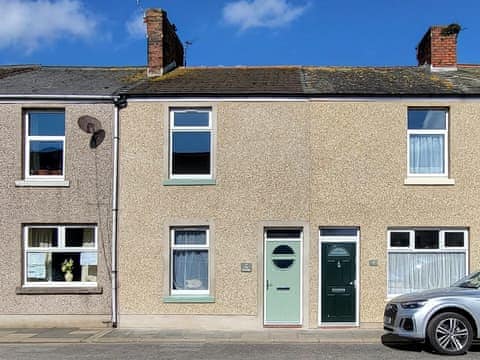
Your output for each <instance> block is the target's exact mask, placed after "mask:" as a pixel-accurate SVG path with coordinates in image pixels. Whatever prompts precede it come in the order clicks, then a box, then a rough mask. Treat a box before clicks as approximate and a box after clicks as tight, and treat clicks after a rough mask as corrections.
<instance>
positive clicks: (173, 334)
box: [0, 328, 384, 344]
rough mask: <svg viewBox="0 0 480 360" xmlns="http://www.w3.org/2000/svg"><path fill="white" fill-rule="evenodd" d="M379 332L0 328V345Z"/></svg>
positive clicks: (370, 333) (325, 337) (372, 337)
mask: <svg viewBox="0 0 480 360" xmlns="http://www.w3.org/2000/svg"><path fill="white" fill-rule="evenodd" d="M383 334H384V332H383V331H381V330H371V329H368V330H367V329H366V330H363V329H353V330H352V329H345V330H339V329H332V330H330V329H312V330H306V329H262V330H255V331H210V330H209V331H202V330H198V331H192V330H162V329H104V328H103V329H80V328H50V329H47V328H40V329H1V330H0V343H15V342H26V343H28V342H31V343H42V342H44V343H132V342H139V343H141V342H145V343H171V344H174V343H187V342H191V343H228V342H236V343H242V342H243V343H265V344H268V343H332V344H333V343H338V344H342V343H344V344H351V343H358V344H375V343H380V341H381V336H382V335H383Z"/></svg>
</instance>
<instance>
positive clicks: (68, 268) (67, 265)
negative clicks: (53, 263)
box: [62, 258, 73, 282]
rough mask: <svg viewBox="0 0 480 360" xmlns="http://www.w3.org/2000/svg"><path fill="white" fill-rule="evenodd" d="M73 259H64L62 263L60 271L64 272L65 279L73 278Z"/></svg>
mask: <svg viewBox="0 0 480 360" xmlns="http://www.w3.org/2000/svg"><path fill="white" fill-rule="evenodd" d="M72 270H73V259H72V258H70V259H68V260H67V259H65V260H64V261H63V263H62V272H63V273H65V275H64V277H65V281H67V282H70V281H72V280H73V273H72Z"/></svg>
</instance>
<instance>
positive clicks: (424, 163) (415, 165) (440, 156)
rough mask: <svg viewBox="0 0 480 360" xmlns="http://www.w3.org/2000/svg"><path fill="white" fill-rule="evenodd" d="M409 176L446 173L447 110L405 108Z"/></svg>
mask: <svg viewBox="0 0 480 360" xmlns="http://www.w3.org/2000/svg"><path fill="white" fill-rule="evenodd" d="M407 136H408V176H444V177H446V176H448V110H447V109H423V108H416V109H415V108H411V109H408V130H407Z"/></svg>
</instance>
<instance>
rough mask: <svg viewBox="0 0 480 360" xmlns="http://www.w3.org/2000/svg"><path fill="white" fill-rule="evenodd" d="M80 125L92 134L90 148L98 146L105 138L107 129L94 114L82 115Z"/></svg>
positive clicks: (79, 120) (79, 119)
mask: <svg viewBox="0 0 480 360" xmlns="http://www.w3.org/2000/svg"><path fill="white" fill-rule="evenodd" d="M78 126H79V127H80V129H82V130H83V131H85V132H86V133H87V134H92V137H91V138H90V148H92V149H95V148H97V147H98V146H99V145H100V144H101V143H102V142H103V140H104V139H105V130H103V129H102V123H101V122H100V121H99V120H98V119H96V118H94V117H93V116H89V115H83V116H80V117H79V118H78Z"/></svg>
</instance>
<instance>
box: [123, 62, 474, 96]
mask: <svg viewBox="0 0 480 360" xmlns="http://www.w3.org/2000/svg"><path fill="white" fill-rule="evenodd" d="M128 94H129V95H136V96H188V95H190V96H228V95H251V96H262V95H263V96H279V95H288V96H305V95H307V96H431V95H433V96H471V95H480V67H477V66H471V67H459V69H458V70H457V71H443V72H431V71H430V70H428V69H426V68H423V67H413V66H406V67H306V66H291V67H198V68H195V67H192V68H178V69H175V70H174V71H172V72H170V73H168V74H166V75H164V76H159V77H154V78H150V79H148V80H146V81H144V82H141V83H139V84H137V85H136V86H133V87H132V88H130V89H129V91H128Z"/></svg>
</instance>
